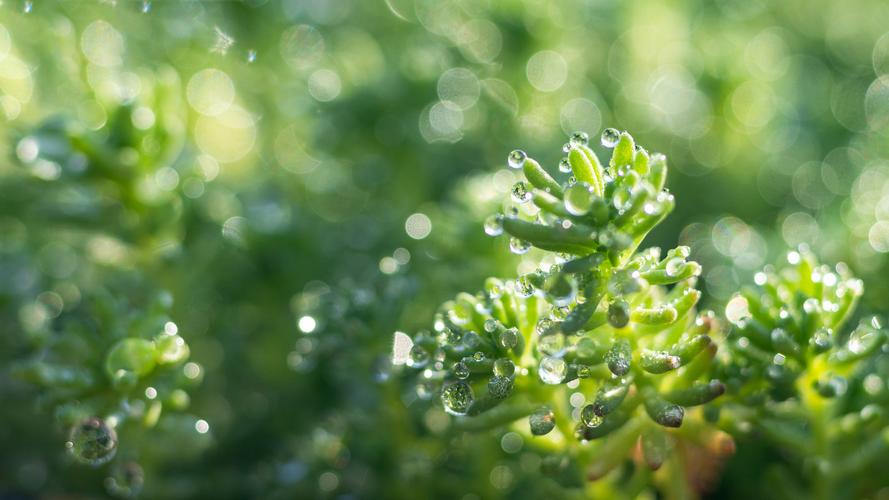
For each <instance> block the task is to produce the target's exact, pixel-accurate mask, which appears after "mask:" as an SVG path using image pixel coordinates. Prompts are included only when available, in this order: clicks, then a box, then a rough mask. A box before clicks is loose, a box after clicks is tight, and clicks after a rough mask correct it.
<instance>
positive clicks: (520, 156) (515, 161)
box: [506, 149, 528, 168]
mask: <svg viewBox="0 0 889 500" xmlns="http://www.w3.org/2000/svg"><path fill="white" fill-rule="evenodd" d="M527 158H528V155H527V154H526V153H525V152H524V151H522V150H521V149H516V150H513V151H512V152H511V153H509V156H508V157H507V158H506V163H507V164H508V165H509V166H510V168H522V167H523V166H524V165H525V160H526V159H527Z"/></svg>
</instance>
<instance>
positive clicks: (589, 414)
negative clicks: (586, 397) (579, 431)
mask: <svg viewBox="0 0 889 500" xmlns="http://www.w3.org/2000/svg"><path fill="white" fill-rule="evenodd" d="M580 420H581V421H582V422H583V425H585V426H587V427H599V426H600V425H602V422H603V421H604V420H605V419H604V418H603V417H602V416H600V415H597V414H596V407H595V406H594V405H592V404H589V405H586V406H584V407H583V410H581V412H580Z"/></svg>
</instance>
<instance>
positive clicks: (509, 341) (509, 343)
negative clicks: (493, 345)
mask: <svg viewBox="0 0 889 500" xmlns="http://www.w3.org/2000/svg"><path fill="white" fill-rule="evenodd" d="M518 340H519V330H518V329H517V328H510V329H508V330H503V331H502V332H500V336H499V338H498V341H499V342H500V346H501V347H503V348H504V349H512V348H513V347H515V346H516V344H517V343H518Z"/></svg>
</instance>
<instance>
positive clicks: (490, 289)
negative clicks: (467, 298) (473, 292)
mask: <svg viewBox="0 0 889 500" xmlns="http://www.w3.org/2000/svg"><path fill="white" fill-rule="evenodd" d="M485 292H487V293H488V297H489V298H490V299H491V300H496V299H499V298H500V297H502V296H503V282H502V281H500V280H498V279H494V278H488V280H487V281H485Z"/></svg>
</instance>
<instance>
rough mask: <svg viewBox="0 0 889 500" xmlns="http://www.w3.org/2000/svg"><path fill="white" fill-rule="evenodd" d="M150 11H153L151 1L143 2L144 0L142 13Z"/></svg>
mask: <svg viewBox="0 0 889 500" xmlns="http://www.w3.org/2000/svg"><path fill="white" fill-rule="evenodd" d="M149 12H151V2H149V1H148V0H143V2H142V13H143V14H148V13H149Z"/></svg>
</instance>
